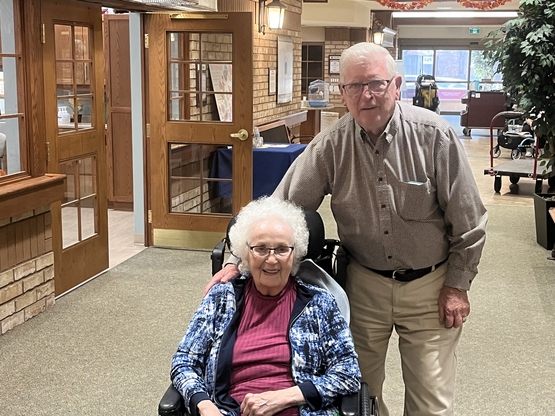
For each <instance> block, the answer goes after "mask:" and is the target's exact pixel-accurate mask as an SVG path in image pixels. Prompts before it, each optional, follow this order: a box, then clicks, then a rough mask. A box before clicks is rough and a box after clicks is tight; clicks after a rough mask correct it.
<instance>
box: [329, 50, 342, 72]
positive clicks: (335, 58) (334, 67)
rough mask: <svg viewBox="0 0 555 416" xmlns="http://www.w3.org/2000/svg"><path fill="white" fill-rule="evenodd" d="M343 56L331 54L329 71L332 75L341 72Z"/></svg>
mask: <svg viewBox="0 0 555 416" xmlns="http://www.w3.org/2000/svg"><path fill="white" fill-rule="evenodd" d="M340 58H341V56H340V55H330V56H329V60H328V73H329V74H330V75H338V74H339V59H340Z"/></svg>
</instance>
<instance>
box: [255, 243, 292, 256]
mask: <svg viewBox="0 0 555 416" xmlns="http://www.w3.org/2000/svg"><path fill="white" fill-rule="evenodd" d="M249 248H250V249H251V251H252V254H254V255H255V256H256V257H261V258H265V257H268V256H269V255H270V252H273V253H274V256H276V257H279V258H287V257H289V255H290V254H291V253H292V252H293V249H294V247H291V246H279V247H266V246H249Z"/></svg>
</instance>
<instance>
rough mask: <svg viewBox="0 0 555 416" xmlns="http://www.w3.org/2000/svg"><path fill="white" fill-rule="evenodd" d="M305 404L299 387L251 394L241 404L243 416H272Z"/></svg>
mask: <svg viewBox="0 0 555 416" xmlns="http://www.w3.org/2000/svg"><path fill="white" fill-rule="evenodd" d="M303 403H305V400H304V396H303V393H302V392H301V389H300V388H299V387H296V386H295V387H290V388H288V389H283V390H277V391H266V392H264V393H258V394H252V393H249V394H247V395H246V396H245V398H244V399H243V403H241V415H242V416H272V415H275V414H276V413H278V412H281V411H282V410H283V409H287V408H288V407H293V406H298V405H300V404H303Z"/></svg>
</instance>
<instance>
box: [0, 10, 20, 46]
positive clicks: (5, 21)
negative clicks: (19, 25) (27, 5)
mask: <svg viewBox="0 0 555 416" xmlns="http://www.w3.org/2000/svg"><path fill="white" fill-rule="evenodd" d="M13 5H14V2H13V1H3V2H2V3H1V4H0V33H1V34H2V39H1V42H0V53H9V54H15V53H18V52H17V49H16V37H15V33H14V27H15V25H14V22H15V21H16V20H15V19H16V16H15V14H14V13H15V12H14V7H13Z"/></svg>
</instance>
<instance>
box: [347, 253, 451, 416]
mask: <svg viewBox="0 0 555 416" xmlns="http://www.w3.org/2000/svg"><path fill="white" fill-rule="evenodd" d="M446 271H447V265H446V264H443V265H442V266H440V267H439V268H438V269H437V270H435V271H433V272H431V273H429V274H427V275H425V276H423V277H421V278H419V279H416V280H413V281H412V282H408V283H402V282H397V281H395V280H393V279H390V278H387V277H383V276H381V275H379V274H376V273H374V272H372V271H370V270H368V269H367V268H365V267H364V266H361V265H360V264H359V263H358V262H357V261H356V260H354V259H353V260H352V261H351V263H350V264H349V267H348V273H347V274H348V278H347V294H348V295H349V301H350V304H351V331H352V333H353V338H354V342H355V347H356V350H357V353H358V355H359V363H360V368H361V371H362V378H363V380H364V381H366V382H367V383H368V385H369V387H370V393H371V394H373V395H376V396H378V398H379V405H380V416H389V411H388V410H387V407H386V406H385V404H384V401H383V398H382V387H383V382H384V380H385V359H386V353H387V347H388V344H389V338H390V336H391V333H392V330H393V328H395V331H396V332H397V334H398V335H399V351H400V354H401V366H402V371H403V380H404V383H405V412H404V414H405V415H406V416H424V415H426V416H430V415H441V416H447V415H453V396H454V390H455V368H456V361H457V359H456V355H455V349H456V346H457V343H458V341H459V337H460V334H461V328H458V329H453V328H445V326H443V325H441V324H440V323H439V314H438V303H437V300H438V295H439V291H440V290H441V288H442V287H443V282H444V280H445V274H446Z"/></svg>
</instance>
